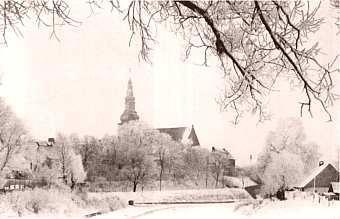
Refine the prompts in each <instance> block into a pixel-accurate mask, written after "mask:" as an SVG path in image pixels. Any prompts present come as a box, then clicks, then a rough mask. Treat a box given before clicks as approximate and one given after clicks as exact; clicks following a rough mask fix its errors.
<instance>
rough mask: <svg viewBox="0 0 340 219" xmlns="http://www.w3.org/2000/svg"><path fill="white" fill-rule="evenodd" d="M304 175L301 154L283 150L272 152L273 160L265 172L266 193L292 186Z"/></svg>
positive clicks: (281, 190) (273, 192)
mask: <svg viewBox="0 0 340 219" xmlns="http://www.w3.org/2000/svg"><path fill="white" fill-rule="evenodd" d="M302 176H303V162H302V161H301V158H300V156H299V155H296V154H293V153H290V152H288V151H282V152H280V153H273V154H271V162H270V163H269V164H268V166H267V167H266V169H265V170H264V173H263V178H262V179H263V181H264V187H263V191H264V192H265V193H266V194H275V193H276V192H278V191H280V192H283V191H284V190H285V189H288V188H292V187H293V186H294V185H296V183H298V182H299V180H301V178H302Z"/></svg>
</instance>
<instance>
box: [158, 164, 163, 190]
mask: <svg viewBox="0 0 340 219" xmlns="http://www.w3.org/2000/svg"><path fill="white" fill-rule="evenodd" d="M162 178H163V168H161V171H160V173H159V191H162Z"/></svg>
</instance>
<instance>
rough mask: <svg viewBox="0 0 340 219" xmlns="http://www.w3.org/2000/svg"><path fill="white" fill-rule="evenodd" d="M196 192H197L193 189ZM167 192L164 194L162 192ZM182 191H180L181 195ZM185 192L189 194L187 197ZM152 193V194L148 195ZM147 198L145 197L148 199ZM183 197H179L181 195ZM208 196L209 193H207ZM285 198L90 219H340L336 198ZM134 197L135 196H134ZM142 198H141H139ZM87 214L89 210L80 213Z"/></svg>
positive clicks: (146, 209)
mask: <svg viewBox="0 0 340 219" xmlns="http://www.w3.org/2000/svg"><path fill="white" fill-rule="evenodd" d="M191 192H193V191H191ZM191 192H190V191H186V195H187V197H189V200H190V199H191V198H192V197H193V196H190V193H191ZM196 192H198V191H196ZM208 192H210V191H199V192H198V193H201V194H207V193H208ZM214 192H215V193H218V192H221V191H219V190H216V191H214ZM166 193H167V194H168V196H166V195H165V194H166ZM178 193H180V191H176V192H175V191H172V192H164V195H163V196H161V195H160V193H159V192H143V196H142V195H141V193H135V194H134V195H135V198H145V199H146V198H147V195H150V197H153V196H154V199H157V198H156V196H157V195H158V196H159V197H158V199H159V200H160V197H163V198H164V197H167V198H169V197H175V196H176V195H175V194H178ZM183 193H185V192H184V191H183V192H182V193H181V195H183ZM188 194H189V196H188ZM90 195H92V196H93V197H98V196H101V197H102V198H105V196H109V195H117V193H114V194H112V193H110V194H90ZM121 195H122V196H123V195H125V198H131V194H129V193H125V194H121ZM151 195H153V196H151ZM150 197H149V198H148V200H151V199H150ZM181 197H183V196H181ZM211 197H212V196H211ZM288 198H289V199H288V200H286V201H271V200H268V199H266V200H263V201H262V202H259V201H258V200H256V201H255V200H253V201H251V200H242V201H239V202H236V203H228V204H227V203H221V204H172V205H162V204H155V205H136V206H128V207H126V208H123V209H119V210H116V211H113V212H109V213H105V214H103V215H99V216H95V217H92V218H93V219H156V218H162V219H163V218H165V219H166V218H169V219H170V218H171V219H174V218H175V219H181V218H183V219H188V218H189V219H190V218H195V219H198V218H204V219H206V218H211V219H222V218H223V219H225V218H240V219H245V218H255V219H257V218H266V219H267V218H268V219H269V218H285V219H290V218H299V219H300V218H308V219H312V218H316V219H320V218H322V219H340V201H331V202H329V201H327V200H326V199H323V198H320V202H319V198H318V197H317V198H314V199H313V197H312V196H308V195H305V194H304V193H303V194H302V195H298V196H294V197H292V196H289V195H288ZM145 199H144V200H145ZM136 200H138V199H136ZM140 200H142V199H140ZM83 213H84V214H85V213H91V212H83ZM84 214H83V215H82V216H80V215H79V216H77V217H65V215H53V216H51V215H39V216H35V215H32V216H29V217H28V216H24V217H20V219H34V218H39V219H42V218H51V219H52V218H53V219H61V218H72V219H73V218H74V219H80V218H84ZM0 218H14V217H3V216H2V215H1V216H0Z"/></svg>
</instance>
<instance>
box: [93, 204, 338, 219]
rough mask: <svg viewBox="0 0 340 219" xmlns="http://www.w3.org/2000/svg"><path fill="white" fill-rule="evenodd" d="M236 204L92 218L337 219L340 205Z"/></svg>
mask: <svg viewBox="0 0 340 219" xmlns="http://www.w3.org/2000/svg"><path fill="white" fill-rule="evenodd" d="M236 205H237V204H195V205H166V206H149V207H128V208H125V209H122V210H118V211H116V212H112V213H108V214H106V215H101V216H97V217H95V219H113V218H114V219H132V218H133V219H137V218H138V219H158V218H162V219H163V218H164V219H166V218H169V219H173V218H176V219H182V218H183V219H188V218H195V219H198V218H202V219H206V218H213V219H226V218H239V219H246V218H255V219H257V218H266V219H269V218H270V219H272V218H285V219H291V218H299V219H301V218H308V219H312V218H317V219H321V218H322V219H338V218H339V219H340V203H339V202H334V203H331V205H330V206H328V204H326V203H325V204H319V203H317V202H314V203H313V202H312V201H311V200H289V201H282V202H280V201H277V202H271V203H267V204H265V205H264V206H262V207H261V208H259V209H257V210H254V209H252V210H251V211H245V209H242V208H241V209H238V210H236V211H235V207H236Z"/></svg>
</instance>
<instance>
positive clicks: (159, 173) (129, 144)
mask: <svg viewBox="0 0 340 219" xmlns="http://www.w3.org/2000/svg"><path fill="white" fill-rule="evenodd" d="M66 142H67V144H68V146H69V147H70V148H72V150H73V151H74V152H75V154H79V155H80V156H81V158H82V164H83V166H84V170H85V171H86V172H87V180H88V181H90V182H91V181H92V182H94V181H96V180H97V179H98V178H105V179H106V180H108V181H116V182H117V181H120V182H126V181H128V182H130V183H131V185H132V190H133V191H136V190H137V187H138V186H139V185H140V186H141V187H142V188H143V187H144V186H146V185H147V184H148V183H150V182H155V181H158V185H159V190H162V188H163V182H164V181H165V180H166V181H171V182H172V183H174V184H178V183H183V182H188V181H190V182H192V183H193V184H194V185H196V186H202V187H204V186H205V187H208V186H209V182H212V181H214V185H215V186H218V183H219V182H220V180H221V175H222V172H223V170H224V168H225V167H226V165H227V162H226V161H227V159H228V158H230V155H229V154H228V153H219V152H210V151H209V150H208V149H206V148H201V147H191V146H190V144H188V145H187V144H183V143H181V142H178V141H173V140H172V138H171V137H170V136H169V135H167V134H164V133H160V132H159V131H158V130H156V129H153V128H151V127H149V126H148V125H147V124H145V123H143V122H130V123H128V124H124V125H122V126H121V127H120V128H119V130H118V135H117V136H105V137H103V138H102V139H97V138H95V137H91V136H84V137H83V138H80V137H78V136H77V135H70V136H69V137H67V138H63V139H62V138H60V137H59V138H57V139H56V145H57V146H56V147H57V148H58V147H60V146H58V145H62V144H65V143H66Z"/></svg>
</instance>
